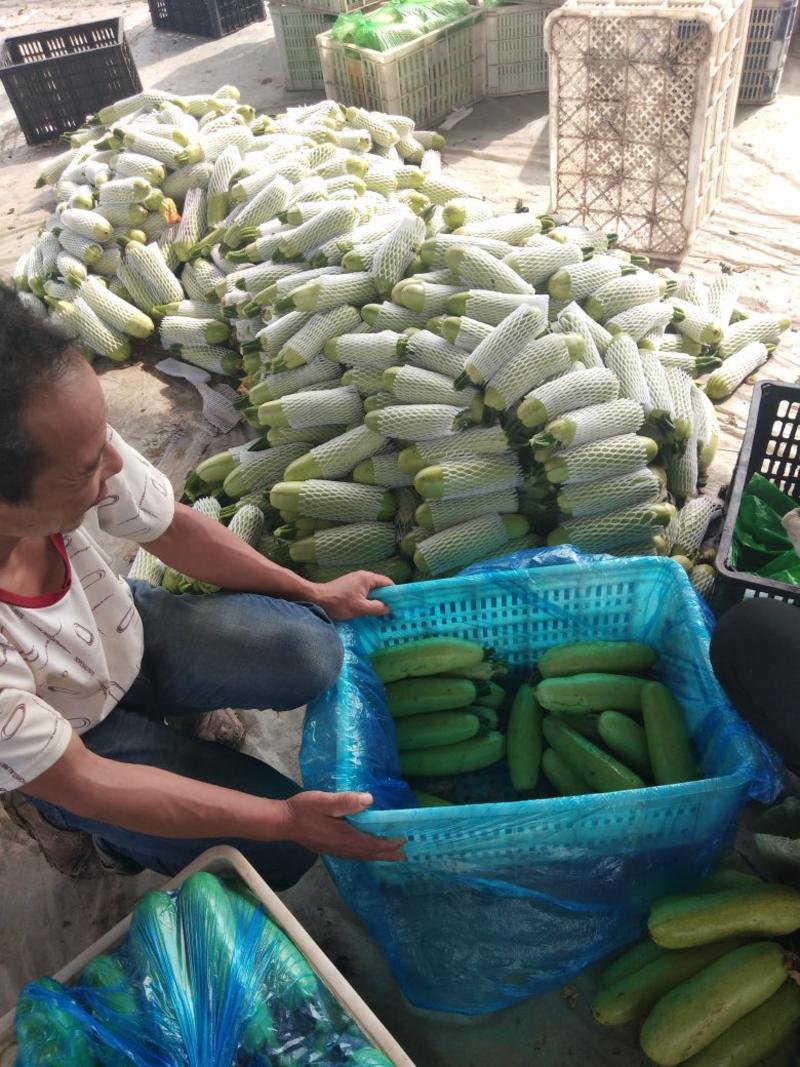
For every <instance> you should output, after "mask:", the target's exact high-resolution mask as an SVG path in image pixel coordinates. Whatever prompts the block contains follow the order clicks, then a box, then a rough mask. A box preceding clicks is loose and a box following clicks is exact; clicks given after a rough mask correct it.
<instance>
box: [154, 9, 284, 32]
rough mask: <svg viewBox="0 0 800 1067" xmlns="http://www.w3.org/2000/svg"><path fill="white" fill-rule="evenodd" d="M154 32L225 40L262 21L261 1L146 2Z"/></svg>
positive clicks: (264, 16) (263, 16)
mask: <svg viewBox="0 0 800 1067" xmlns="http://www.w3.org/2000/svg"><path fill="white" fill-rule="evenodd" d="M148 4H149V5H150V18H151V20H152V22H153V25H154V26H155V28H156V29H157V30H177V31H178V32H179V33H191V34H194V35H195V36H196V37H214V38H216V37H224V36H225V35H226V34H228V33H234V32H235V31H236V30H240V29H241V28H242V26H249V25H250V23H251V22H263V20H264V19H265V18H266V17H267V12H266V10H265V8H264V0H148Z"/></svg>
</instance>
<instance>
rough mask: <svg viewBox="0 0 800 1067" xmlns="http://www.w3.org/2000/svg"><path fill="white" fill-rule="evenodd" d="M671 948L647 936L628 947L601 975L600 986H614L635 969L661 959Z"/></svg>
mask: <svg viewBox="0 0 800 1067" xmlns="http://www.w3.org/2000/svg"><path fill="white" fill-rule="evenodd" d="M668 951H669V950H668V949H666V948H664V947H663V946H662V945H657V944H656V943H655V941H653V940H652V938H649V937H646V938H645V939H644V941H637V942H636V944H635V945H632V946H631V947H630V948H626V949H625V951H624V952H623V953H621V954H620V955H619V956H617V958H616V959H615V960H613V961H612V962H611V963H610V964H609V965H608V967H606V969H605V970H604V971H603V973H602V974H601V975H600V979H599V983H598V984H599V987H600V988H601V989H602V988H603V987H604V986H612V985H615V984H616V983H617V982H619V981H620V980H621V979H622V978H627V977H628V976H629V975H631V974H633V973H634V971H638V970H641V968H642V967H644V966H645V965H646V964H648V963H652V962H653V960H657V959H660V958H661V957H662V956H663V955H665V953H667V952H668Z"/></svg>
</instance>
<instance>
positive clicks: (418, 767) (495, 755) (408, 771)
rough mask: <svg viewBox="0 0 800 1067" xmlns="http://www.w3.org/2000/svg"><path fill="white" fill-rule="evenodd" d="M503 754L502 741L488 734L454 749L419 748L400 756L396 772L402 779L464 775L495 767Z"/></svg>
mask: <svg viewBox="0 0 800 1067" xmlns="http://www.w3.org/2000/svg"><path fill="white" fill-rule="evenodd" d="M505 754H506V739H505V737H504V736H503V735H502V734H501V733H497V732H496V731H495V730H490V731H489V733H488V734H484V736H483V737H473V738H470V740H469V741H458V742H456V744H454V745H440V746H439V747H438V748H423V749H419V750H418V751H417V752H401V753H400V770H401V771H402V773H403V774H404V775H410V776H411V777H415V778H421V777H429V776H434V775H440V774H464V773H466V772H467V771H479V770H482V769H483V768H484V767H490V766H491V765H492V764H493V763H498V762H499V761H500V760H501V759H502V758H503V756H505Z"/></svg>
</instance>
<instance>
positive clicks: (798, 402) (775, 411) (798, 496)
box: [712, 382, 800, 615]
mask: <svg viewBox="0 0 800 1067" xmlns="http://www.w3.org/2000/svg"><path fill="white" fill-rule="evenodd" d="M753 474H762V475H763V476H764V477H765V478H768V479H769V480H770V481H771V482H772V483H773V485H775V486H777V487H778V489H781V490H782V491H783V492H784V493H788V495H789V496H790V497H792V499H793V500H796V501H797V502H798V506H800V385H783V384H782V383H780V382H759V383H758V384H757V385H756V386H755V388H754V389H753V400H752V404H751V407H750V415H749V418H748V420H747V428H746V430H745V434H744V441H743V442H742V447H741V449H740V451H739V458H738V459H737V461H736V470H735V471H734V475H733V480H732V481H731V485H730V489H729V490H728V500H727V504H726V509H725V518H724V520H723V526H722V533H721V535H720V541H719V547H718V549H717V558H716V566H717V581H716V585H715V589H714V596H713V599H712V606H713V608H714V611H715V612H716V614H717V615H721V614H722V613H723V612H724V611H727V609H728V608H729V607H732V606H733V605H734V604H738V602H739V601H740V600H742V599H744V598H745V597H748V598H749V597H770V598H772V599H773V600H785V601H787V602H788V603H791V604H795V605H797V606H798V607H800V585H790V584H789V583H788V582H773V581H770V579H769V578H759V577H758V576H757V575H753V574H746V573H744V572H743V571H737V570H734V569H733V568H732V567H731V566H730V562H729V560H730V554H731V545H732V543H733V530H734V527H735V526H736V519H737V517H738V515H739V506H740V504H741V501H742V493H743V492H744V490H745V487H746V486H747V483H748V481H749V480H750V477H751V475H753Z"/></svg>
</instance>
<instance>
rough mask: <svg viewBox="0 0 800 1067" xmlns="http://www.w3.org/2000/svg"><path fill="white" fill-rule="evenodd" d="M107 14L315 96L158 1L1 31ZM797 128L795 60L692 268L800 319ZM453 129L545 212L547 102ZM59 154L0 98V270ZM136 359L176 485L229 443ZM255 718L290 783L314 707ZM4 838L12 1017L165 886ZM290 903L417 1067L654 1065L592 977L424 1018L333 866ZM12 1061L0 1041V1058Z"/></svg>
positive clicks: (253, 87) (747, 132)
mask: <svg viewBox="0 0 800 1067" xmlns="http://www.w3.org/2000/svg"><path fill="white" fill-rule="evenodd" d="M109 15H123V16H124V18H125V26H126V31H127V34H128V38H129V41H130V44H131V47H132V50H133V54H134V56H135V59H136V62H137V65H138V68H139V72H140V75H141V77H142V81H143V83H144V84H145V85H146V86H147V87H162V88H168V89H171V90H174V91H177V92H180V91H186V92H199V91H202V90H203V89H214V88H216V87H217V86H218V85H220V84H222V83H223V82H231V81H232V82H235V83H236V84H237V85H238V86H239V87H240V89H241V92H242V99H243V100H244V101H246V102H248V103H251V104H253V105H254V106H255V107H256V108H257V109H259V110H266V111H270V110H277V109H280V108H281V107H282V106H284V105H286V104H287V103H296V102H299V101H303V100H311V99H315V98H316V94H313V93H307V94H297V93H292V94H289V93H286V92H285V90H284V88H283V84H282V76H281V73H280V63H279V58H278V53H277V48H276V44H275V41H274V39H273V33H272V28H271V25H270V23H269V22H267V23H257V24H255V25H253V26H250V27H248V28H246V29H245V30H242V31H240V32H239V33H238V34H236V35H234V36H232V37H229V38H225V39H223V40H222V41H204V40H201V39H198V38H192V37H187V36H183V35H179V34H172V33H168V32H160V33H159V32H156V31H154V30H153V28H152V26H151V24H150V21H149V16H148V9H147V5H146V4H144V3H140V2H130V3H123V2H113V0H109V2H95V0H87V2H86V3H82V4H81V5H80V8H79V13H78V12H76V7H75V5H73V4H70V3H67V2H66V0H55V2H51V0H48V3H47V6H46V7H45V3H44V0H42V2H41V3H40V4H37V3H35V2H33V3H25V2H24V0H16V2H9V0H0V32H2V34H3V36H6V35H11V34H17V33H25V32H30V31H33V30H37V29H42V28H48V27H52V26H57V25H59V24H62V25H70V24H74V23H75V22H77V21H78V18H80V19H82V20H85V21H89V20H91V19H95V18H102V17H106V16H109ZM795 48H796V49H797V39H796V41H795ZM798 129H800V55H798V54H797V53H795V54H794V56H793V57H792V58H790V62H789V65H788V67H787V70H786V74H785V76H784V81H783V89H782V93H781V95H780V97H779V98H778V99H777V100H776V101H775V103H773V104H771V105H769V106H768V107H765V108H740V109H739V111H738V113H737V116H736V130H735V135H734V146H733V150H732V153H731V164H730V171H729V181H728V188H727V193H726V196H725V198H724V200H723V201H722V203H721V204H720V205H719V206H718V208H717V210H716V212H715V214H714V215H713V217H712V218H711V220H709V222H708V223H707V224H706V225H705V226H704V228H703V230H702V232H701V233H700V235H699V236H698V239H697V240H696V242H695V244H694V247H693V249H692V251H691V253H690V255H689V256H688V257H687V259H686V261H685V265H687V266H689V267H691V269H693V270H695V271H697V272H699V273H714V272H716V271H718V270H719V266H720V264H725V265H726V266H727V267H729V268H730V269H732V270H734V271H736V272H741V273H742V280H743V293H744V296H743V302H744V303H745V304H747V305H748V306H751V307H754V308H759V309H766V308H772V309H773V310H776V311H783V310H789V311H791V312H793V313H795V314H796V311H795V309H796V306H797V296H798V293H800V268H799V267H798V252H800V194H799V193H798V174H799V173H800V171H799V170H798V166H797V163H798V158H800V150H798V146H797V144H796V131H797V130H798ZM793 135H794V140H793ZM448 139H449V147H448V149H447V151H446V153H445V156H446V162H447V163H448V165H451V166H453V167H454V168H455V169H456V170H457V171H458V172H460V173H463V174H465V175H467V174H468V175H470V177H472V178H473V180H475V181H476V182H477V183H478V184H479V185H480V186H481V187H482V188H483V190H484V191H485V192H486V194H487V195H488V196H490V197H493V198H494V199H499V200H504V201H508V202H511V201H513V200H514V199H516V198H517V197H520V198H522V199H523V200H525V202H526V203H529V204H530V205H531V206H532V207H534V208H537V209H544V208H546V207H547V206H548V195H547V180H548V179H547V111H546V97H545V96H543V95H533V96H524V97H514V98H509V99H503V100H487V101H484V102H483V103H481V104H479V105H478V106H476V108H475V109H474V111H473V113H472V114H471V115H470V116H469V117H468V118H467V119H466V120H465V121H463V122H461V123H460V124H459V125H457V126H455V128H454V129H453V130H452V131H451V132H450V133H449V135H448ZM53 151H54V149H53V148H48V147H39V148H30V147H28V146H26V145H25V143H24V140H23V138H22V135H21V133H20V131H19V128H18V126H17V124H16V121H15V119H14V115H13V112H12V111H11V109H10V107H9V105H8V101H7V100H6V98H5V96H4V95H2V94H0V155H1V156H2V166H3V171H2V178H3V186H4V188H5V190H6V195H5V197H4V198H3V204H4V205H5V206H4V207H0V274H3V275H5V274H7V273H8V272H9V270H10V268H11V267H12V265H13V263H14V261H15V260H16V258H17V256H18V254H19V251H20V250H21V249H23V248H25V247H27V245H28V244H29V243H30V241H31V239H32V236H33V234H34V233H35V231H36V229H37V228H38V226H39V225H40V223H41V221H42V220H43V218H44V216H45V213H46V212H47V210H48V209H49V208H48V201H47V197H46V195H45V194H44V193H42V192H39V191H36V190H34V188H33V183H34V180H35V177H36V174H37V172H38V168H39V165H40V162H41V160H43V159H44V158H46V157H47V156H48V155H50V154H52V153H53ZM795 326H797V322H796V321H795ZM137 356H138V357H140V358H137V360H136V361H135V362H133V363H131V364H130V365H127V366H125V367H114V368H110V367H108V366H107V365H106V366H104V365H103V364H102V363H100V364H98V372H99V373H100V374H101V378H102V382H103V386H104V389H105V392H106V396H107V398H108V404H109V412H110V415H109V417H110V421H111V422H112V423H113V424H114V425H115V426H116V427H117V428H118V429H119V430H120V431H122V433H123V434H124V435H125V436H126V437H127V438H128V440H130V441H131V443H132V444H134V445H135V446H136V447H137V448H139V449H140V450H141V451H142V452H144V453H145V454H146V455H147V456H148V457H149V458H150V459H151V460H153V461H154V462H155V463H157V464H158V465H159V466H160V467H161V468H162V469H163V470H165V471H166V472H167V473H168V475H169V476H170V477H171V478H172V480H173V483H174V485H175V486H176V488H179V487H180V486H181V484H182V482H183V479H184V478H185V476H186V474H187V473H188V472H189V471H190V470H191V469H192V467H194V466H195V464H196V462H197V461H198V459H199V458H200V457H202V456H203V455H205V454H208V453H210V452H215V451H219V450H221V449H222V448H223V447H224V444H225V441H226V440H227V439H225V438H220V437H215V436H214V434H213V433H212V431H211V429H210V427H209V426H208V424H206V423H205V422H204V421H203V419H202V417H201V415H200V405H199V398H198V396H197V393H196V392H195V391H194V390H193V389H192V388H191V387H190V386H188V385H186V384H184V383H181V382H178V383H175V382H174V381H172V380H170V379H167V378H165V377H164V376H163V375H160V374H159V373H158V372H156V371H154V370H153V364H154V363H155V362H156V361H157V356H156V354H155V353H154V352H152V353H151V352H141V351H140V352H138V353H137ZM799 356H800V343H798V335H797V334H796V333H794V334H792V335H790V336H789V337H788V338H787V340H785V342H784V343H783V344H782V345H781V348H780V349H779V351H778V353H777V354H776V356H775V357H774V358H773V359H772V360H771V361H770V363H769V364H768V365H767V366H766V367H765V368H764V369H763V371H762V373H761V374H760V375H759V376H760V377H762V378H778V379H782V380H786V381H795V380H797V375H798V357H799ZM749 395H750V389H749V387H747V386H746V387H744V388H743V389H741V390H740V391H739V393H737V395H736V396H735V397H734V398H732V400H731V401H729V402H728V403H726V404H725V405H723V407H722V411H721V418H722V422H723V430H724V433H723V441H722V446H721V449H720V453H719V455H718V459H717V462H716V463H715V465H714V467H713V468H712V471H711V475H710V487H711V489H712V490H714V491H715V490H716V488H717V487H718V486H721V485H724V484H725V482H726V481H727V480H728V478H729V476H730V472H731V469H732V466H733V463H734V461H735V458H736V454H737V452H738V448H739V444H740V442H741V437H742V432H743V429H744V424H745V421H746V417H747V408H748V402H749ZM239 433H240V431H234V435H237V434H239ZM115 547H116V560H117V562H118V563H119V565H120V567H121V568H123V567H125V566H126V561H127V560H129V559H130V558H131V556H132V551H131V549H130V546H124V545H122V546H120V545H116V546H115ZM248 719H249V722H250V734H249V739H248V745H249V748H250V750H251V751H253V752H254V753H255V754H257V755H260V756H262V757H264V758H266V759H269V761H270V762H272V763H273V764H275V765H276V766H278V767H280V768H281V769H282V770H284V771H286V772H287V773H292V774H295V775H296V774H297V758H296V757H297V748H298V744H299V737H300V730H301V724H302V711H297V712H293V713H289V714H284V715H283V716H282V717H281V719H280V722H278V718H277V715H276V714H275V713H274V712H270V711H267V712H261V713H253V712H250V713H248ZM0 842H2V847H0V899H2V902H3V903H2V916H3V922H2V923H1V924H0V1014H2V1012H3V1011H5V1010H6V1009H8V1008H10V1007H12V1006H13V1004H14V1001H15V997H16V993H17V991H18V989H19V987H20V986H21V985H22V984H23V983H24V982H25V981H27V980H29V979H31V978H33V977H36V976H38V975H42V974H47V973H52V972H53V971H55V970H57V969H58V968H59V967H61V966H63V965H64V964H65V963H66V962H67V961H68V960H70V959H72V958H73V957H74V956H76V955H77V954H78V952H80V951H81V950H82V949H83V948H85V947H86V945H87V944H89V943H90V942H92V941H93V940H94V939H95V938H97V937H98V936H100V935H101V934H102V933H103V932H105V931H106V930H107V929H108V928H109V927H110V926H111V925H113V924H114V923H115V922H116V921H117V920H118V919H119V918H120V917H121V916H122V915H124V914H125V913H126V912H127V911H129V910H130V908H131V905H132V903H133V902H134V901H135V900H136V898H137V897H138V896H140V895H141V894H142V893H143V892H144V891H145V890H146V889H148V888H151V887H154V886H156V885H157V884H159V881H160V880H159V879H158V878H156V877H154V876H151V875H147V874H145V875H141V876H139V877H137V878H111V879H105V880H99V881H91V882H73V881H70V880H69V879H66V878H63V877H61V876H59V875H57V874H56V873H54V872H53V871H52V870H51V869H50V868H49V867H48V866H47V865H46V864H45V863H44V861H43V859H42V858H41V856H40V855H39V854H38V853H37V851H36V849H35V848H33V847H32V846H31V844H30V843H29V842H28V841H27V840H26V839H25V838H24V837H23V836H22V835H21V834H19V833H18V832H17V831H16V830H15V829H14V828H13V827H12V826H11V825H10V824H9V823H8V822H7V821H5V819H4V817H3V816H2V815H0ZM284 900H285V902H286V903H287V904H288V906H289V907H290V908H291V909H292V910H293V911H294V913H295V914H296V915H297V916H298V918H299V919H300V921H301V922H302V923H303V924H304V925H305V926H306V928H307V929H308V930H309V932H310V933H311V934H312V936H313V937H314V938H315V939H316V940H317V942H318V943H319V944H320V945H321V946H322V948H323V949H324V950H325V951H326V952H327V953H328V954H329V956H330V957H331V958H332V959H333V961H334V962H335V963H336V964H337V966H339V968H340V969H341V970H342V972H343V973H344V974H345V976H346V977H347V978H348V979H349V980H350V981H351V982H352V983H353V985H354V986H355V987H356V988H357V989H358V991H359V992H360V993H361V994H362V996H363V997H364V998H365V999H366V1000H367V1002H368V1003H369V1004H370V1005H371V1006H372V1007H373V1009H374V1010H375V1011H376V1013H377V1014H378V1016H379V1017H380V1018H381V1019H382V1020H383V1021H384V1023H385V1024H386V1025H387V1026H388V1028H389V1029H390V1030H391V1031H392V1032H393V1033H394V1034H395V1036H396V1037H397V1038H398V1040H399V1041H400V1043H401V1044H402V1045H403V1046H404V1047H405V1048H406V1049H407V1051H408V1053H409V1054H410V1055H411V1057H412V1058H413V1059H414V1060H415V1062H416V1063H417V1064H418V1067H456V1065H458V1067H477V1065H478V1064H480V1065H483V1064H484V1063H486V1062H487V1061H491V1060H493V1061H494V1062H497V1063H502V1064H503V1065H504V1067H522V1065H523V1064H525V1065H528V1064H531V1063H534V1062H535V1063H537V1064H539V1065H541V1067H573V1065H575V1067H577V1065H579V1064H580V1065H584V1064H586V1063H593V1064H597V1065H601V1067H605V1065H609V1067H610V1065H624V1067H636V1065H639V1064H640V1063H641V1062H642V1056H641V1053H640V1052H639V1049H638V1044H637V1041H636V1035H635V1033H633V1032H631V1031H629V1030H614V1031H604V1030H601V1029H600V1028H599V1027H597V1026H596V1025H595V1024H594V1023H593V1021H592V1018H591V1014H590V1011H589V1004H590V1001H591V995H592V988H593V979H594V974H593V972H589V973H587V974H584V975H582V976H581V977H580V978H579V979H577V980H576V981H575V983H574V985H573V986H572V987H569V988H567V989H564V990H561V991H559V992H553V993H551V994H549V995H547V996H544V997H540V998H537V999H535V1000H531V1001H528V1002H527V1003H525V1004H522V1005H520V1006H518V1007H516V1008H513V1009H509V1010H507V1011H505V1012H501V1013H498V1014H497V1015H494V1016H491V1017H487V1018H484V1019H477V1020H464V1019H459V1018H456V1017H449V1016H437V1015H431V1014H426V1013H421V1012H417V1011H415V1010H413V1009H411V1008H410V1007H409V1006H408V1005H407V1004H406V1003H405V1001H404V1000H403V998H402V996H401V994H400V992H399V990H398V988H397V986H396V985H395V983H394V981H393V980H392V978H391V976H390V975H389V972H388V969H387V967H386V964H385V963H384V961H383V959H382V957H381V956H380V954H379V953H378V951H377V949H376V947H375V946H374V944H373V942H372V941H371V940H370V939H369V938H368V937H367V936H366V934H365V933H364V932H363V931H362V929H361V928H360V926H359V925H358V923H357V922H356V921H355V920H354V919H353V918H352V916H351V915H350V914H349V913H348V912H347V910H346V909H345V908H344V906H343V905H342V903H341V901H340V900H339V899H338V897H337V895H336V892H335V890H334V888H333V886H332V884H331V882H330V880H329V879H328V877H327V874H326V873H325V870H324V868H323V867H322V865H321V864H318V865H317V866H316V868H315V869H314V870H313V871H312V872H311V873H310V874H309V875H308V876H307V877H306V878H305V879H304V880H303V881H302V883H301V884H300V885H299V886H297V887H295V888H294V889H293V890H291V891H290V892H288V893H286V894H285V895H284ZM595 970H596V969H595ZM465 980H466V981H468V980H469V979H468V977H465ZM5 1062H6V1061H5V1059H4V1058H3V1056H2V1045H1V1044H0V1063H2V1064H5Z"/></svg>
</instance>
